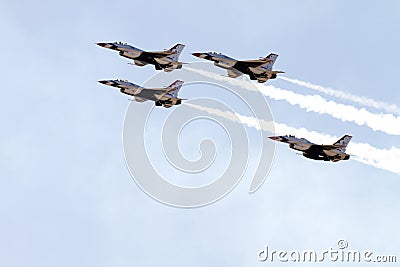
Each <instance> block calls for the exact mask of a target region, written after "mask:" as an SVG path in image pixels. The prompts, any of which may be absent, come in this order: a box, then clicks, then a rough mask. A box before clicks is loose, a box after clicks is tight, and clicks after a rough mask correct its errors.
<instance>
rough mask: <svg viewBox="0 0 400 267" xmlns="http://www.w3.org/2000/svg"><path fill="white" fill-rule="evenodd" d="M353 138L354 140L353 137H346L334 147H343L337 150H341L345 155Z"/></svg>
mask: <svg viewBox="0 0 400 267" xmlns="http://www.w3.org/2000/svg"><path fill="white" fill-rule="evenodd" d="M351 138H352V136H351V135H345V136H343V137H342V138H340V139H339V140H337V142H336V143H334V145H340V146H341V147H340V148H338V149H337V150H339V151H340V152H343V153H345V152H346V147H347V145H348V144H349V142H350V140H351Z"/></svg>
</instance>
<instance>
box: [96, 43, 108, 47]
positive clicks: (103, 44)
mask: <svg viewBox="0 0 400 267" xmlns="http://www.w3.org/2000/svg"><path fill="white" fill-rule="evenodd" d="M97 45H99V46H101V47H105V46H106V45H107V44H106V43H97Z"/></svg>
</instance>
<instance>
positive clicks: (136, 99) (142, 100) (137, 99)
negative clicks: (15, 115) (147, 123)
mask: <svg viewBox="0 0 400 267" xmlns="http://www.w3.org/2000/svg"><path fill="white" fill-rule="evenodd" d="M135 101H136V102H145V101H147V99H145V98H142V97H138V96H135Z"/></svg>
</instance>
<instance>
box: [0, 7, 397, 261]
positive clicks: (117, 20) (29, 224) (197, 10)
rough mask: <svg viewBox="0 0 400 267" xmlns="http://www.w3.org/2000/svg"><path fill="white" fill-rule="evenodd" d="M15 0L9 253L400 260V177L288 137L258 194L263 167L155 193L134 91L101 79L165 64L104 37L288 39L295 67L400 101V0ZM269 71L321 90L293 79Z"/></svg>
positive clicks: (7, 145) (247, 54)
mask: <svg viewBox="0 0 400 267" xmlns="http://www.w3.org/2000/svg"><path fill="white" fill-rule="evenodd" d="M0 7H1V8H0V32H1V35H2V41H1V42H0V51H1V52H0V53H1V61H0V70H1V71H0V77H1V80H2V84H3V85H2V89H3V90H2V91H3V94H2V97H1V98H0V111H1V112H0V117H1V122H2V127H1V132H0V140H1V141H0V143H1V148H2V149H1V152H0V158H1V161H0V164H1V166H0V167H1V168H0V173H1V176H0V177H1V179H0V203H1V204H0V214H1V219H0V265H1V266H41V267H42V266H99V267H100V266H188V265H190V266H262V265H266V264H268V263H261V262H259V261H258V260H257V251H258V250H259V249H261V248H262V247H263V246H264V245H266V244H268V245H270V246H272V247H274V248H276V249H280V248H284V249H298V250H302V249H316V250H323V249H326V248H330V247H334V246H335V245H336V242H337V240H338V239H341V238H344V239H346V240H348V242H349V244H350V248H353V249H360V250H362V249H370V250H373V251H376V252H377V253H381V254H396V255H397V256H398V258H399V257H400V251H399V247H400V241H399V240H400V231H399V228H398V225H399V215H398V210H399V208H400V206H399V194H398V190H399V188H400V177H399V176H398V175H395V174H392V173H390V172H387V171H383V170H379V169H375V168H373V167H370V166H367V165H363V164H361V163H358V162H356V161H353V160H350V161H348V162H341V163H338V164H332V163H321V162H314V161H311V160H307V159H305V158H302V157H300V156H298V155H296V154H295V153H294V151H291V150H289V149H288V148H287V146H284V145H280V144H279V145H277V150H276V156H275V161H274V165H273V167H272V170H271V173H270V175H269V176H268V179H267V181H266V183H265V184H264V185H263V187H261V189H260V190H259V191H258V192H257V193H255V194H253V195H249V194H248V193H247V190H248V186H249V184H250V180H251V177H250V176H249V175H247V176H245V177H244V179H243V181H242V182H241V183H240V185H239V186H238V187H237V188H236V189H235V190H233V191H232V192H231V193H230V194H229V195H228V196H227V197H225V198H224V199H222V200H221V201H219V202H217V203H215V204H213V205H210V206H207V207H204V208H201V209H191V210H190V209H189V210H188V209H176V208H171V207H168V206H165V205H162V204H160V203H158V202H156V201H154V200H153V199H152V198H150V197H148V196H147V195H146V194H144V193H143V192H142V191H141V190H140V189H139V188H138V187H137V186H136V184H135V183H134V182H133V180H132V178H131V177H130V175H129V172H128V170H127V168H126V165H125V161H124V156H123V151H122V138H121V135H122V123H123V119H124V115H125V111H126V108H127V105H128V101H127V97H126V96H123V95H121V94H119V93H118V91H116V90H113V89H111V88H107V87H105V86H102V85H100V84H98V83H97V80H100V79H108V78H125V79H129V80H131V81H132V82H135V83H137V84H141V83H144V82H145V81H146V80H147V79H148V78H149V77H150V76H151V75H153V74H155V70H154V68H152V67H149V66H147V67H144V68H139V67H133V66H130V65H127V64H126V63H127V62H128V61H127V60H126V59H123V58H121V57H119V56H117V54H116V53H113V52H111V51H107V50H105V49H102V48H100V47H97V46H96V45H95V43H96V42H102V41H125V42H128V43H130V44H132V45H134V46H137V47H139V48H142V49H148V50H160V49H164V48H169V47H171V46H172V45H174V44H175V43H178V42H180V43H184V44H186V48H185V49H184V51H183V54H182V56H181V58H180V59H181V60H182V61H185V62H189V61H194V60H196V59H195V58H194V57H192V56H191V55H190V53H192V52H199V51H209V50H216V51H221V52H224V53H226V54H228V55H230V56H232V57H236V58H239V59H252V58H258V57H260V56H265V55H267V54H268V53H270V52H275V53H278V54H279V55H280V56H279V58H278V60H277V62H276V64H275V68H276V69H279V70H284V71H286V75H287V76H288V77H291V78H297V79H302V80H306V81H310V82H313V83H316V84H321V85H325V86H329V87H332V88H337V89H340V90H345V91H349V92H351V93H354V94H356V95H365V96H368V97H371V98H374V99H377V100H382V101H386V102H388V103H394V104H398V103H399V102H400V93H399V90H398V88H399V79H398V64H399V62H400V53H399V51H398V49H399V47H400V38H399V34H398V33H399V32H400V16H399V14H400V4H399V2H398V1H381V2H379V3H378V2H376V1H253V2H252V3H251V4H250V3H249V2H232V1H219V2H216V1H201V2H189V1H159V2H157V1H141V2H138V1H86V2H84V3H81V2H80V1H69V2H55V1H1V3H0ZM269 83H270V84H273V85H276V86H280V87H282V88H288V89H292V90H294V91H297V92H299V93H302V94H306V93H310V91H307V90H306V89H303V88H300V87H295V86H293V85H290V84H288V83H286V82H284V81H282V80H279V79H277V80H274V81H270V82H269ZM180 94H181V96H182V97H185V88H183V89H182V90H181V93H180ZM213 97H220V95H218V94H216V95H215V96H213ZM268 102H269V104H270V106H271V109H272V112H273V114H274V117H275V119H276V121H279V122H284V123H286V124H288V125H291V126H294V127H302V126H304V127H306V128H308V129H310V130H316V131H320V132H324V133H329V134H331V135H337V136H340V135H342V134H344V133H351V134H353V135H354V141H356V142H366V143H370V144H371V145H374V146H376V147H380V148H390V147H391V146H397V147H399V146H400V145H399V138H398V137H394V136H389V135H386V134H383V133H379V132H373V131H371V130H370V129H369V128H367V127H364V126H357V125H354V124H352V123H344V122H341V121H339V120H336V119H333V118H331V117H329V116H326V115H316V114H313V113H306V112H305V111H304V110H300V109H298V108H297V107H293V106H290V105H288V104H287V103H285V102H282V101H272V100H268ZM251 131H252V130H250V132H251ZM186 140H187V139H186ZM311 141H312V140H311ZM188 142H189V140H188ZM282 265H289V264H288V263H286V264H284V263H282ZM294 265H296V264H294ZM296 266H305V265H300V264H297V265H296ZM349 266H350V265H349ZM369 266H374V265H373V264H369Z"/></svg>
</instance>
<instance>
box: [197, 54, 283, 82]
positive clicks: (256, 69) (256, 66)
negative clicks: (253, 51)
mask: <svg viewBox="0 0 400 267" xmlns="http://www.w3.org/2000/svg"><path fill="white" fill-rule="evenodd" d="M192 55H193V56H195V57H199V58H204V59H207V60H210V61H214V65H215V66H218V67H221V68H223V69H226V70H227V71H228V76H229V77H232V78H236V77H239V76H241V75H243V74H247V75H249V76H250V79H251V80H257V81H258V82H259V83H265V82H266V81H268V80H269V79H275V78H276V76H277V74H278V73H284V72H283V71H273V70H272V66H273V65H274V63H275V60H276V58H277V57H278V55H277V54H269V55H268V56H266V57H264V58H260V59H255V60H236V59H233V58H231V57H228V56H226V55H223V54H221V53H217V52H206V53H193V54H192Z"/></svg>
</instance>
